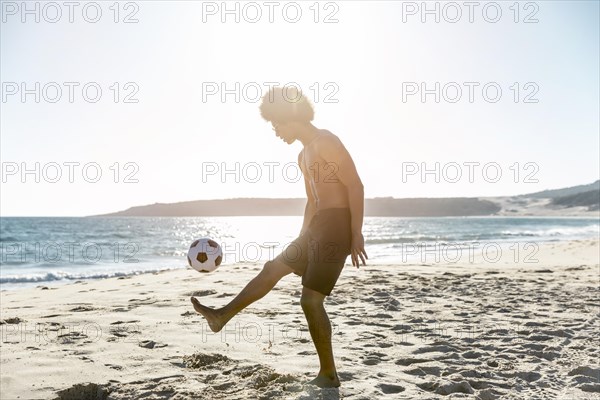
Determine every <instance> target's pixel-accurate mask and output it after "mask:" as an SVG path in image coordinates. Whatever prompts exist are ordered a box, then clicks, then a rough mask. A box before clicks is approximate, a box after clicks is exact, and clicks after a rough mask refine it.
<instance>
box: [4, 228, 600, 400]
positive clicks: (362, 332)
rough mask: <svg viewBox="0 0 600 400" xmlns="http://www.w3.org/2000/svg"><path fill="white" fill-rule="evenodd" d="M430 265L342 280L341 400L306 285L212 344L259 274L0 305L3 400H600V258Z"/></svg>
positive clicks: (282, 286) (116, 286)
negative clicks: (309, 316)
mask: <svg viewBox="0 0 600 400" xmlns="http://www.w3.org/2000/svg"><path fill="white" fill-rule="evenodd" d="M523 258H524V257H521V256H520V257H519V259H518V260H517V262H515V260H514V254H510V253H508V252H505V253H503V258H502V259H501V260H500V261H498V262H495V263H491V262H489V260H487V261H486V260H485V259H483V258H482V257H475V258H474V259H473V260H467V259H461V260H460V261H459V262H456V263H448V262H446V261H444V262H440V263H436V262H426V263H416V264H415V263H412V264H408V263H400V264H396V265H375V264H376V263H375V262H374V261H372V262H371V263H370V264H371V265H369V266H367V267H361V268H360V269H358V270H357V269H356V268H354V267H352V266H351V265H348V266H347V267H346V268H345V269H344V272H343V274H342V276H341V278H340V280H339V282H338V285H337V286H336V288H335V289H334V292H333V293H332V295H331V296H330V297H329V298H328V299H327V300H326V309H327V310H328V312H329V314H330V317H331V320H332V324H333V327H334V336H333V348H334V354H335V357H336V362H337V367H338V372H339V376H340V380H341V383H342V385H341V387H340V388H337V389H319V388H316V387H313V386H309V385H305V384H304V383H305V382H306V381H308V380H310V379H312V378H313V377H314V376H315V375H316V372H317V371H318V368H319V364H318V359H317V356H316V352H315V349H314V347H313V344H312V342H311V340H310V335H309V333H308V330H307V326H306V322H305V319H304V315H303V314H302V310H301V308H300V304H299V299H300V293H301V283H300V277H297V276H296V275H289V276H287V277H285V278H284V279H283V280H282V281H280V282H279V284H278V285H277V286H276V287H275V289H274V290H273V291H272V292H271V293H269V294H268V295H267V296H266V297H264V298H263V299H261V300H259V301H258V302H256V303H254V304H252V305H251V306H250V307H248V308H247V309H245V310H244V311H242V313H240V314H238V315H237V316H236V317H234V318H233V319H232V320H231V321H230V322H229V324H228V325H227V327H226V328H225V330H224V331H222V332H221V333H217V334H214V333H212V332H210V331H209V329H208V326H207V325H206V323H205V321H204V320H203V319H202V318H201V317H200V316H199V315H197V314H196V313H195V312H194V310H193V308H192V305H191V303H190V300H189V298H190V296H191V295H194V296H197V297H198V298H199V300H200V301H201V302H202V303H203V304H206V305H209V306H222V305H224V304H226V303H227V302H228V301H229V300H230V299H231V298H232V296H234V295H235V294H237V292H239V290H241V289H242V288H243V286H244V285H245V283H246V282H247V281H248V280H250V279H251V278H252V277H253V276H254V275H255V274H256V273H257V272H258V271H259V270H260V268H261V267H262V266H261V265H259V264H248V265H225V266H222V267H221V268H220V269H219V270H218V271H217V272H215V273H212V274H199V273H197V272H195V271H193V270H191V269H188V270H175V271H167V272H162V273H156V274H145V275H139V276H133V277H128V278H125V279H123V278H114V279H104V280H96V281H93V280H90V281H78V282H75V283H70V284H66V285H63V286H59V287H52V288H45V287H41V286H40V287H37V288H30V289H23V290H16V291H3V292H1V293H0V300H1V310H0V318H1V319H2V320H3V321H2V322H3V323H2V325H1V326H0V328H1V329H2V347H1V359H0V367H1V387H0V392H1V398H2V399H48V398H63V399H67V398H77V399H86V398H89V399H97V398H101V399H103V398H106V399H133V398H144V399H167V398H172V399H188V398H196V399H248V398H251V399H252V398H254V399H263V398H264V399H268V398H273V399H319V398H322V399H338V398H344V399H374V398H378V399H379V398H390V399H436V398H446V399H450V398H451V399H456V398H469V399H470V398H473V399H474V398H477V399H496V398H502V399H534V398H535V399H538V398H539V399H541V398H556V399H600V362H599V356H600V350H599V349H600V319H599V317H600V312H599V311H600V309H599V297H598V291H599V276H600V275H599V274H600V265H599V264H600V262H599V261H600V260H599V258H600V246H599V242H598V241H597V240H583V241H572V242H556V243H551V244H545V245H540V246H539V249H538V251H537V252H536V254H535V259H536V260H537V261H536V262H534V263H525V262H524V260H523Z"/></svg>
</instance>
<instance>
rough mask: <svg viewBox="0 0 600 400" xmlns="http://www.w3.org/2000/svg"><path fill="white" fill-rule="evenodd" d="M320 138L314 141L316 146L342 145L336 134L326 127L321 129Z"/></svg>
mask: <svg viewBox="0 0 600 400" xmlns="http://www.w3.org/2000/svg"><path fill="white" fill-rule="evenodd" d="M321 134H322V136H321V138H320V139H319V141H318V142H317V143H316V145H317V146H316V147H318V148H328V147H337V146H340V145H342V141H341V140H340V138H339V137H337V135H335V134H333V133H332V132H331V131H329V130H327V129H321Z"/></svg>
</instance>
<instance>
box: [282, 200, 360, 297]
mask: <svg viewBox="0 0 600 400" xmlns="http://www.w3.org/2000/svg"><path fill="white" fill-rule="evenodd" d="M351 241H352V230H351V225H350V209H349V208H327V209H324V210H319V211H317V212H316V214H315V215H314V216H313V218H312V220H311V221H310V224H309V226H308V229H307V230H306V231H305V232H304V234H303V235H301V236H299V237H297V238H296V239H294V240H293V241H292V242H291V243H290V244H289V245H288V246H287V247H286V248H285V249H284V250H283V251H282V252H281V254H279V255H278V256H277V257H275V260H277V261H281V262H283V263H284V264H286V265H287V266H289V267H291V268H292V269H293V270H294V273H295V274H296V275H299V276H302V286H305V287H307V288H309V289H312V290H316V291H317V292H319V293H322V294H324V295H326V296H329V295H330V294H331V290H332V289H333V287H334V286H335V284H336V282H337V280H338V278H339V276H340V274H341V272H342V269H343V268H344V264H345V263H346V258H347V257H348V255H349V254H350V243H351Z"/></svg>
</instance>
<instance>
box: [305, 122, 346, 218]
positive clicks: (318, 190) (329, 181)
mask: <svg viewBox="0 0 600 400" xmlns="http://www.w3.org/2000/svg"><path fill="white" fill-rule="evenodd" d="M318 135H319V136H317V137H316V138H315V139H314V140H313V141H312V142H311V143H309V144H308V145H307V146H305V147H304V149H303V150H302V151H301V152H300V156H299V158H300V170H301V171H302V174H303V175H304V176H305V177H306V178H307V179H308V181H309V184H310V190H311V193H312V194H313V197H314V199H315V204H316V208H317V210H323V209H326V208H343V207H349V203H348V193H347V190H346V186H344V185H343V184H342V183H341V182H340V180H339V179H338V177H337V175H336V172H337V171H338V169H339V165H336V164H334V163H332V162H328V161H327V160H324V159H323V157H321V155H320V153H319V142H320V141H321V140H322V138H323V137H325V136H334V137H335V135H334V134H333V133H331V132H329V131H328V130H325V129H319V133H318Z"/></svg>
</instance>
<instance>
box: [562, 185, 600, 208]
mask: <svg viewBox="0 0 600 400" xmlns="http://www.w3.org/2000/svg"><path fill="white" fill-rule="evenodd" d="M551 204H553V205H558V206H564V207H582V206H587V207H588V211H595V210H598V209H600V191H598V190H590V191H587V192H582V193H576V194H571V195H568V196H561V197H555V198H553V199H552V202H551Z"/></svg>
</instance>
